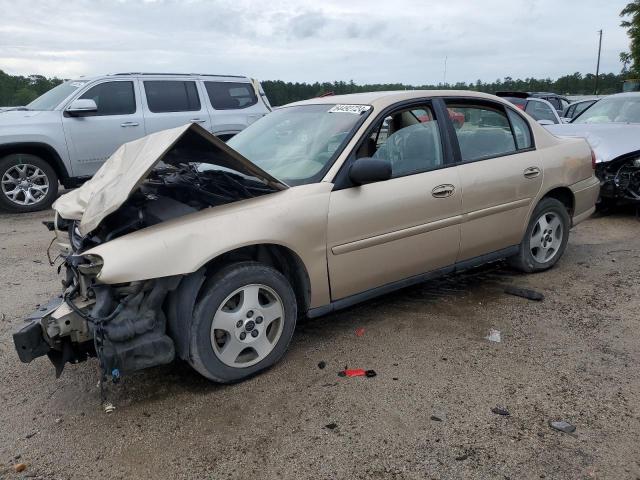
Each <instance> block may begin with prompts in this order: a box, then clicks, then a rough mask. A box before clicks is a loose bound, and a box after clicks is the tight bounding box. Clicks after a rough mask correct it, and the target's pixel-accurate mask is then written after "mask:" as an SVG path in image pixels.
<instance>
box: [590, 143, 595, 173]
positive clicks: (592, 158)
mask: <svg viewBox="0 0 640 480" xmlns="http://www.w3.org/2000/svg"><path fill="white" fill-rule="evenodd" d="M591 168H593V169H594V170H595V169H596V152H594V151H593V148H592V149H591Z"/></svg>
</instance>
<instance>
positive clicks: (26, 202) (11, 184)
mask: <svg viewBox="0 0 640 480" xmlns="http://www.w3.org/2000/svg"><path fill="white" fill-rule="evenodd" d="M57 194H58V176H57V175H56V172H55V170H54V169H53V168H52V167H51V165H49V164H48V163H47V162H45V161H44V160H42V159H41V158H40V157H37V156H35V155H30V154H24V153H16V154H12V155H7V156H6V157H4V158H2V159H0V208H2V209H3V210H6V211H9V212H12V213H24V212H35V211H38V210H44V209H46V208H49V207H50V206H51V204H52V203H53V201H54V200H55V199H56V196H57Z"/></svg>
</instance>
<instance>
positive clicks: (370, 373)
mask: <svg viewBox="0 0 640 480" xmlns="http://www.w3.org/2000/svg"><path fill="white" fill-rule="evenodd" d="M376 375H377V373H376V372H375V370H365V369H364V368H353V369H346V368H345V369H344V370H343V371H341V372H338V376H340V377H375V376H376Z"/></svg>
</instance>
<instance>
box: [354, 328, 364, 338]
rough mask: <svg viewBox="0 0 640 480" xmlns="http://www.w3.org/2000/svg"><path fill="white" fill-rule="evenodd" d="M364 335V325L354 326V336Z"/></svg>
mask: <svg viewBox="0 0 640 480" xmlns="http://www.w3.org/2000/svg"><path fill="white" fill-rule="evenodd" d="M363 335H364V327H360V328H356V337H362V336H363Z"/></svg>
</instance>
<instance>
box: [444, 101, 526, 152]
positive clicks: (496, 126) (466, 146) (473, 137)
mask: <svg viewBox="0 0 640 480" xmlns="http://www.w3.org/2000/svg"><path fill="white" fill-rule="evenodd" d="M447 107H448V108H449V110H450V111H453V112H455V113H456V114H458V115H463V116H464V119H465V121H464V124H463V125H462V126H461V127H460V128H457V129H456V130H455V132H456V136H457V137H458V144H459V146H460V154H461V155H462V161H464V162H471V161H474V160H480V159H483V158H492V157H498V156H501V155H509V154H511V153H514V152H516V151H517V148H516V139H515V137H514V135H513V132H512V130H511V125H510V123H509V119H508V118H507V114H506V113H505V110H504V108H502V106H499V105H496V106H495V107H493V106H489V105H472V104H467V103H463V104H456V103H454V102H447ZM450 116H451V115H450Z"/></svg>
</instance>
